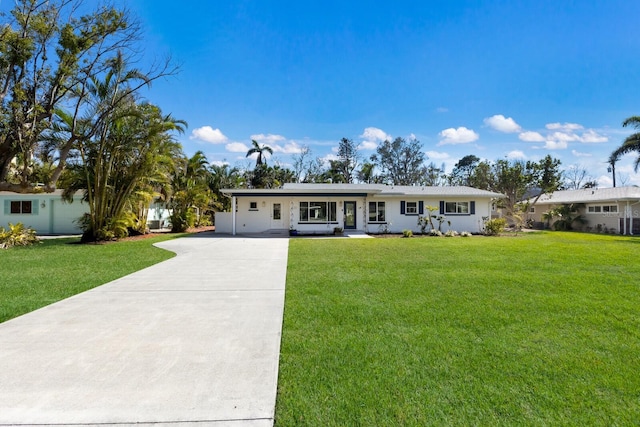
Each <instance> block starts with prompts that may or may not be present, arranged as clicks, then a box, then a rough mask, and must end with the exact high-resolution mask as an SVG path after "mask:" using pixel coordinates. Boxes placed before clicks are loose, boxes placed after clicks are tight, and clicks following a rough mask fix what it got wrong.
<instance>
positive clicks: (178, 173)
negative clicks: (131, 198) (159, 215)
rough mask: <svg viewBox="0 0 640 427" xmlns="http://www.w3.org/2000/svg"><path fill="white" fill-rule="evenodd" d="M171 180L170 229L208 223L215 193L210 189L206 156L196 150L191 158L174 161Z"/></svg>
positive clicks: (180, 230)
mask: <svg viewBox="0 0 640 427" xmlns="http://www.w3.org/2000/svg"><path fill="white" fill-rule="evenodd" d="M175 164H176V167H175V169H174V171H173V176H172V180H171V196H170V197H169V203H168V205H169V208H170V209H171V231H173V232H182V231H185V230H186V229H187V228H189V227H193V226H196V225H199V224H200V223H201V222H205V223H206V222H207V221H206V220H205V218H207V215H208V214H209V213H210V211H212V210H213V207H214V206H213V204H214V202H215V199H216V197H215V195H214V194H213V192H211V190H210V189H209V181H210V179H209V170H208V169H207V165H208V164H209V162H208V161H207V158H206V156H205V155H204V153H203V152H202V151H197V152H196V153H195V154H194V155H193V156H192V157H189V158H187V157H186V156H182V157H181V158H179V159H176V161H175Z"/></svg>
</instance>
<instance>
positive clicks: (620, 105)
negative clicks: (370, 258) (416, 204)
mask: <svg viewBox="0 0 640 427" xmlns="http://www.w3.org/2000/svg"><path fill="white" fill-rule="evenodd" d="M126 4H127V6H128V7H129V8H130V9H131V11H132V12H133V13H134V14H135V15H136V16H137V17H138V18H139V19H140V21H141V23H142V25H143V27H144V31H145V41H144V43H145V44H144V47H145V58H146V60H153V59H154V58H161V57H163V56H164V55H165V54H168V53H170V54H171V55H172V56H173V58H174V60H175V61H176V62H178V63H180V64H181V68H182V71H181V72H180V74H179V75H177V76H175V77H172V78H170V79H167V80H164V81H158V82H156V83H154V85H153V87H152V89H151V90H150V91H149V92H148V93H147V94H146V96H147V97H148V99H149V100H150V101H151V102H153V103H156V104H158V105H160V106H161V107H162V109H163V111H165V112H166V113H169V112H170V113H172V114H173V115H174V116H175V117H177V118H180V119H184V120H186V121H187V122H188V123H189V129H188V131H187V132H186V133H185V134H184V135H181V136H179V139H180V141H181V142H182V144H183V146H184V148H185V152H186V153H187V154H189V155H191V154H193V153H194V152H195V151H197V150H202V151H203V152H204V153H206V155H207V157H208V158H209V160H210V161H211V162H217V163H219V162H227V163H230V164H231V165H234V166H241V167H245V166H247V165H248V160H247V159H245V158H244V156H245V154H246V150H247V147H248V146H249V145H250V143H251V139H256V140H257V141H258V142H260V143H265V144H268V145H270V146H271V147H272V148H274V150H275V151H276V152H275V154H274V156H273V158H272V159H269V163H273V162H274V161H277V162H279V163H280V164H282V165H284V166H287V165H289V164H290V162H291V154H292V153H295V152H296V151H298V150H300V148H301V147H303V146H308V147H309V148H310V149H311V151H312V154H313V155H314V157H315V156H318V157H325V158H331V156H333V155H335V154H334V153H335V151H334V150H335V148H336V147H337V145H338V141H339V140H340V139H341V138H342V137H347V138H351V139H353V140H354V141H356V142H357V143H358V144H360V147H361V154H362V156H363V157H369V156H370V155H371V154H373V153H374V152H375V146H376V144H377V143H379V142H380V141H381V140H384V139H385V138H395V137H398V136H401V137H405V138H410V137H415V138H417V139H418V140H419V141H421V142H422V143H423V145H424V150H425V152H426V153H427V155H428V157H429V160H428V162H429V161H433V162H435V163H436V164H437V165H440V164H442V163H444V164H445V165H446V167H447V171H450V170H451V168H452V167H453V165H454V164H455V163H456V162H457V161H458V160H459V159H460V158H461V157H463V156H465V155H467V154H474V155H476V156H478V157H480V158H483V159H489V160H496V159H498V158H504V157H508V158H518V159H531V160H537V159H539V158H542V157H544V156H545V155H546V154H551V155H552V156H554V157H556V158H559V159H560V160H561V161H562V163H563V166H564V167H569V166H571V165H581V166H582V167H585V168H586V169H588V171H589V172H590V174H591V175H592V176H593V177H594V178H596V179H597V180H598V182H599V184H600V186H603V187H607V186H610V185H611V174H609V173H607V165H606V163H605V161H606V159H607V157H608V155H609V153H610V152H611V151H612V150H613V149H615V148H616V147H617V146H619V145H620V143H621V142H622V141H623V140H624V138H625V136H626V135H628V134H629V133H631V130H630V129H624V128H622V127H621V122H622V120H623V119H625V118H626V117H629V116H631V115H638V114H640V104H639V102H638V100H639V99H640V97H639V95H640V94H639V86H638V84H637V76H638V74H639V73H640V37H639V36H638V32H637V28H638V25H637V24H638V19H639V18H638V17H639V16H640V2H638V1H630V0H624V1H617V0H602V1H595V0H580V1H568V0H567V1H563V0H553V1H546V0H532V1H528V0H520V1H517V0H514V1H495V0H493V1H481V0H476V1H426V0H422V1H402V0H398V1H394V2H391V1H384V2H382V1H345V0H342V1H331V0H325V1H311V0H309V1H258V0H256V1H220V0H213V1H204V0H191V1H188V2H181V3H176V2H175V1H169V0H127V2H126ZM633 159H634V157H633V156H630V157H627V158H625V159H623V160H622V161H621V162H620V164H619V166H618V168H617V170H618V171H619V172H620V175H619V177H618V180H619V182H620V180H622V181H623V182H624V183H626V184H638V185H640V176H638V175H637V174H635V173H634V172H633V167H632V160H633Z"/></svg>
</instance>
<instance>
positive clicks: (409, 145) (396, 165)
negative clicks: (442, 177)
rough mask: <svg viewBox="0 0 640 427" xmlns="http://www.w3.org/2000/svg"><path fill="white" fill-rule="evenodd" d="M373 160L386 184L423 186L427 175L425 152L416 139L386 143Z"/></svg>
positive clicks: (380, 147)
mask: <svg viewBox="0 0 640 427" xmlns="http://www.w3.org/2000/svg"><path fill="white" fill-rule="evenodd" d="M371 160H372V161H373V162H374V163H375V164H376V165H377V166H378V167H379V168H380V170H381V171H382V172H381V178H382V180H383V182H384V183H386V184H390V185H417V184H422V183H423V180H424V177H425V175H426V168H425V166H424V161H425V154H424V150H423V149H422V144H421V143H420V141H418V140H416V139H412V140H411V141H406V140H405V139H404V138H400V137H398V138H396V139H394V140H393V142H390V141H384V142H383V143H382V144H380V145H379V146H378V148H377V149H376V154H375V155H373V156H372V157H371Z"/></svg>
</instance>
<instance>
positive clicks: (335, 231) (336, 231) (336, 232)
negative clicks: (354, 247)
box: [333, 227, 344, 236]
mask: <svg viewBox="0 0 640 427" xmlns="http://www.w3.org/2000/svg"><path fill="white" fill-rule="evenodd" d="M343 231H344V230H343V229H342V227H334V229H333V234H334V235H335V236H342V233H343Z"/></svg>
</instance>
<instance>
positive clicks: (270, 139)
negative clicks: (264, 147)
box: [251, 133, 287, 144]
mask: <svg viewBox="0 0 640 427" xmlns="http://www.w3.org/2000/svg"><path fill="white" fill-rule="evenodd" d="M251 139H255V140H256V142H260V143H262V144H275V143H276V142H278V141H284V140H286V139H287V138H285V137H284V136H282V135H272V134H270V133H269V134H267V135H265V134H263V133H258V134H255V135H251Z"/></svg>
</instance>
